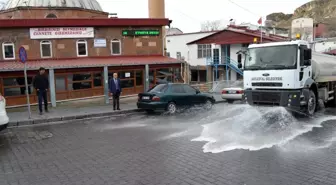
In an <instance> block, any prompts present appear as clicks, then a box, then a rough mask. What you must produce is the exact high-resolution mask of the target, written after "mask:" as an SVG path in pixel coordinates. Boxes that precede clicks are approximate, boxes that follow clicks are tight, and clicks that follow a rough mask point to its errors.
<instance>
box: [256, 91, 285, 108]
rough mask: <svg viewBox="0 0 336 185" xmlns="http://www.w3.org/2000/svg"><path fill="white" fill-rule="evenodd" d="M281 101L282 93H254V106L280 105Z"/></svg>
mask: <svg viewBox="0 0 336 185" xmlns="http://www.w3.org/2000/svg"><path fill="white" fill-rule="evenodd" d="M280 100H281V96H280V93H277V92H252V101H253V103H254V104H274V105H279V104H280Z"/></svg>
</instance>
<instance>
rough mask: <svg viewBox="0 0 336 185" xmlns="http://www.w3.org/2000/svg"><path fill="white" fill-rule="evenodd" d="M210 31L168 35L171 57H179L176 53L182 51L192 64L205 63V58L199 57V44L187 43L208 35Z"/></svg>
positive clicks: (167, 41) (167, 42) (167, 40)
mask: <svg viewBox="0 0 336 185" xmlns="http://www.w3.org/2000/svg"><path fill="white" fill-rule="evenodd" d="M213 33H214V32H210V33H193V34H188V33H186V34H179V35H168V36H167V37H166V46H167V52H169V53H170V57H173V58H177V56H176V53H177V52H181V56H182V57H184V58H185V60H186V61H187V62H188V63H189V64H190V65H193V66H194V65H205V59H198V58H197V45H196V44H193V45H187V43H189V42H192V41H194V40H197V39H200V38H203V37H206V36H208V35H210V34H213Z"/></svg>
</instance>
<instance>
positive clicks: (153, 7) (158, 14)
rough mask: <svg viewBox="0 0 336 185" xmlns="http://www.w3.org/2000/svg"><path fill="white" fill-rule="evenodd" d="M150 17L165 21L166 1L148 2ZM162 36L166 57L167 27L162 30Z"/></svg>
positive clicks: (149, 0) (154, 0) (155, 0)
mask: <svg viewBox="0 0 336 185" xmlns="http://www.w3.org/2000/svg"><path fill="white" fill-rule="evenodd" d="M148 17H149V18H151V19H163V18H166V15H165V1H164V0H148ZM161 36H162V42H163V43H162V54H163V56H165V55H166V53H167V52H166V50H167V48H166V27H165V26H164V27H162V29H161Z"/></svg>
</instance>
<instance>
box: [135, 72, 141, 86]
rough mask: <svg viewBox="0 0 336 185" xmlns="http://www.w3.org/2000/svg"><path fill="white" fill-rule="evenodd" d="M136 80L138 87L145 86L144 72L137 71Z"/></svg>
mask: <svg viewBox="0 0 336 185" xmlns="http://www.w3.org/2000/svg"><path fill="white" fill-rule="evenodd" d="M135 78H136V79H135V83H136V85H137V86H141V85H143V71H136V74H135Z"/></svg>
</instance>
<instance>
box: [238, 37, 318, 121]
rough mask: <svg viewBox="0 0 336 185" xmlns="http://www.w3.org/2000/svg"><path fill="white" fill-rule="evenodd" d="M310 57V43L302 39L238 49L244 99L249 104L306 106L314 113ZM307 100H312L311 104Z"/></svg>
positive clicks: (287, 106) (292, 107)
mask: <svg viewBox="0 0 336 185" xmlns="http://www.w3.org/2000/svg"><path fill="white" fill-rule="evenodd" d="M242 55H244V61H242V58H243V57H242ZM311 58H312V51H311V49H310V45H309V43H308V42H307V41H302V40H295V41H287V42H274V43H263V44H252V45H250V46H249V47H248V49H247V51H245V52H238V67H239V68H241V69H243V72H244V89H245V99H246V101H247V102H248V103H249V104H250V105H262V106H283V107H286V108H287V109H289V110H293V111H302V109H305V110H307V111H308V112H307V113H308V114H313V113H314V112H315V110H316V105H317V98H316V97H317V88H316V87H314V81H313V80H312V75H313V73H312V64H311ZM315 86H316V85H315ZM310 91H314V95H315V97H311V95H310ZM314 95H312V96H314ZM310 101H314V104H313V105H310V106H311V107H309V102H310ZM308 107H309V108H308ZM308 109H309V110H308Z"/></svg>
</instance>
